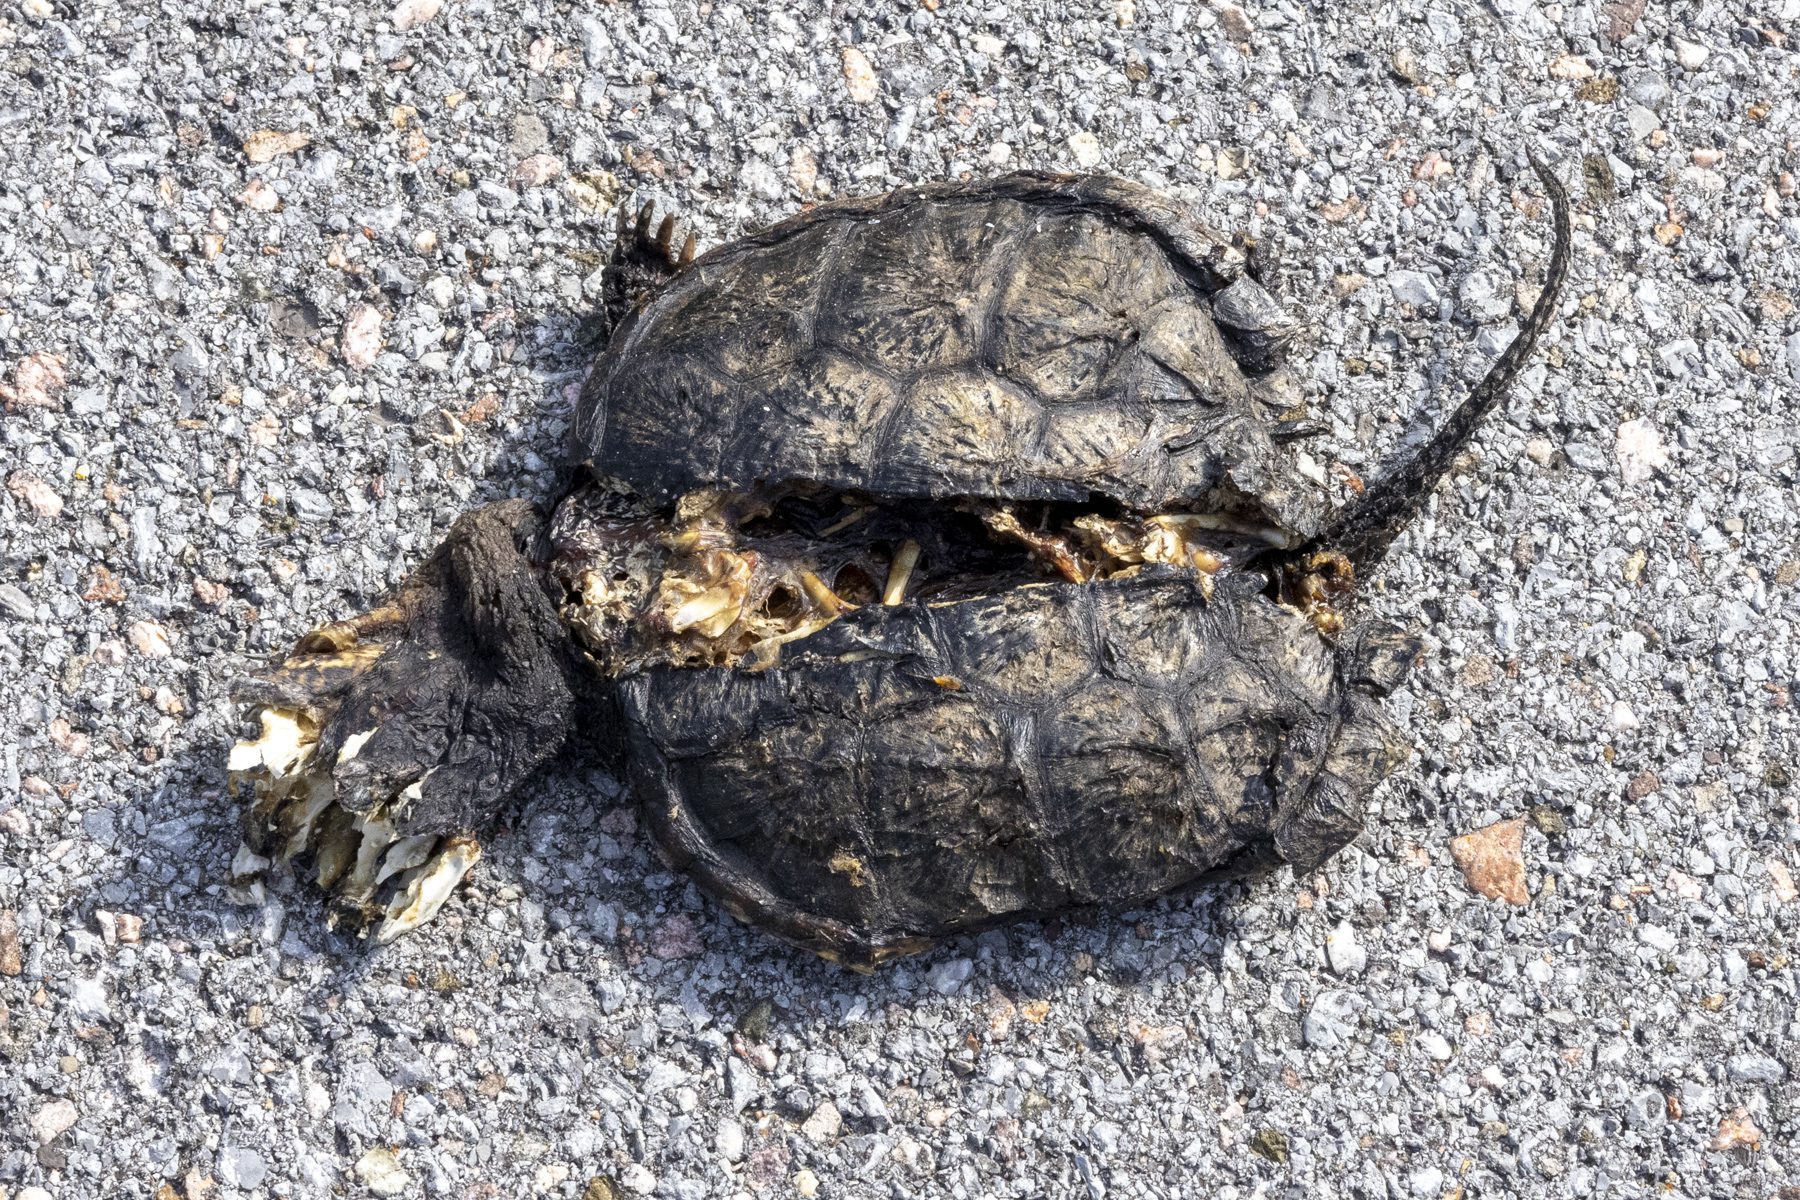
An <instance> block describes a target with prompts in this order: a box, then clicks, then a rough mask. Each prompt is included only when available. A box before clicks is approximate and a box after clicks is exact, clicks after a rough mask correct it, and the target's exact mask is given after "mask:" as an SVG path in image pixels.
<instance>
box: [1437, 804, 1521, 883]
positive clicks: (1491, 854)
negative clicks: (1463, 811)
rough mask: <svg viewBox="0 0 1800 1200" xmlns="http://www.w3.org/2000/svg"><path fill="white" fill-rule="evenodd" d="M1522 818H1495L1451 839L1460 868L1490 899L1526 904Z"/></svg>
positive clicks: (1454, 856)
mask: <svg viewBox="0 0 1800 1200" xmlns="http://www.w3.org/2000/svg"><path fill="white" fill-rule="evenodd" d="M1524 847H1525V822H1524V820H1523V819H1522V818H1519V817H1514V818H1512V819H1511V820H1508V821H1497V822H1495V823H1494V824H1492V825H1487V826H1483V827H1482V828H1480V829H1477V830H1475V831H1474V832H1472V833H1465V834H1463V835H1462V836H1461V837H1458V838H1455V839H1453V840H1452V841H1451V843H1450V857H1451V858H1453V859H1455V860H1456V865H1457V866H1458V867H1460V868H1462V873H1463V879H1464V880H1466V881H1467V883H1468V885H1469V886H1470V887H1471V888H1473V889H1475V890H1476V891H1477V892H1480V893H1481V894H1482V895H1483V896H1487V897H1488V898H1490V899H1493V900H1504V901H1506V902H1507V903H1508V904H1529V903H1530V902H1531V894H1530V892H1528V891H1527V890H1526V888H1525V852H1524Z"/></svg>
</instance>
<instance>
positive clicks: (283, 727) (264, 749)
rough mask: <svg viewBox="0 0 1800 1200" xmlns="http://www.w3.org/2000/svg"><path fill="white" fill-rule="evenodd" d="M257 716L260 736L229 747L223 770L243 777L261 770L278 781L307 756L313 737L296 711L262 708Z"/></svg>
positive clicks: (309, 752) (308, 755)
mask: <svg viewBox="0 0 1800 1200" xmlns="http://www.w3.org/2000/svg"><path fill="white" fill-rule="evenodd" d="M257 715H258V716H259V718H260V719H261V721H262V733H261V734H259V735H258V736H257V737H256V738H255V739H253V740H251V741H247V742H238V743H237V744H236V745H234V746H232V748H231V756H230V758H229V759H227V760H226V763H225V767H226V770H228V771H230V772H232V773H233V774H247V773H248V772H251V771H255V770H257V769H258V768H261V769H262V770H265V771H267V772H268V773H269V774H270V775H273V776H275V777H276V778H280V777H282V776H284V775H288V774H290V773H292V772H293V770H294V768H295V767H296V766H298V765H299V764H301V763H302V762H304V761H305V760H306V759H307V758H308V757H310V756H311V754H312V743H313V741H314V738H313V736H312V735H311V731H309V730H308V729H306V728H305V726H304V725H303V724H302V722H303V718H302V717H301V715H300V714H299V713H298V712H295V711H294V710H293V709H291V708H265V709H263V710H262V711H261V712H260V713H259V714H257Z"/></svg>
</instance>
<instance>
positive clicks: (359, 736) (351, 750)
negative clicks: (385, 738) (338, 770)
mask: <svg viewBox="0 0 1800 1200" xmlns="http://www.w3.org/2000/svg"><path fill="white" fill-rule="evenodd" d="M374 736H375V731H374V730H373V729H365V730H363V731H362V732H361V733H353V734H351V735H350V736H349V737H347V738H345V739H344V744H343V745H341V746H339V747H338V753H337V761H338V766H340V767H341V766H343V765H344V764H345V763H347V762H349V761H350V760H351V759H353V758H355V757H356V756H357V755H358V754H361V753H362V748H363V746H364V745H365V744H366V743H367V742H368V740H369V739H370V738H372V737H374Z"/></svg>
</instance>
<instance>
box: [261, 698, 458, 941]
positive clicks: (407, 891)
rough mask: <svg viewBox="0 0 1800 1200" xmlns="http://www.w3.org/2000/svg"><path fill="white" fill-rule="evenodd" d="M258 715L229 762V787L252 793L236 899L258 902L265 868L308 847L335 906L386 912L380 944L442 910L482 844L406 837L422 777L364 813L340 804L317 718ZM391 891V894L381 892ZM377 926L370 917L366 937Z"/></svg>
mask: <svg viewBox="0 0 1800 1200" xmlns="http://www.w3.org/2000/svg"><path fill="white" fill-rule="evenodd" d="M258 720H259V723H260V725H261V733H260V734H258V736H257V737H255V738H251V739H248V740H245V741H241V742H238V743H237V744H236V745H234V746H233V747H232V748H231V754H230V757H229V759H228V761H227V764H226V766H227V770H228V772H229V781H230V790H231V792H232V794H233V795H239V794H241V793H244V792H248V793H249V797H248V798H249V804H250V807H249V811H248V813H247V814H246V816H245V841H244V844H242V845H240V846H239V847H238V850H237V853H236V855H234V856H233V858H232V861H231V882H232V895H233V898H234V899H236V900H238V901H240V902H241V903H245V904H261V903H262V902H263V900H264V898H265V890H264V885H263V875H264V874H265V873H266V872H267V871H268V870H269V869H270V868H271V867H272V866H273V865H274V864H275V863H276V862H282V863H285V862H288V861H291V860H292V859H295V858H297V857H299V856H300V855H302V854H311V855H312V859H313V874H314V878H315V879H316V880H317V882H318V885H319V886H320V887H321V888H323V889H325V890H326V891H328V892H330V893H331V897H332V900H333V901H334V902H335V903H336V904H338V905H340V906H343V907H345V908H349V909H352V910H358V911H360V912H362V913H363V914H364V916H365V917H373V916H374V915H375V914H376V913H381V914H383V919H382V921H381V925H380V929H379V931H377V933H376V940H377V941H378V942H380V943H382V944H386V943H387V942H391V941H393V940H394V939H395V938H396V937H399V936H400V935H401V934H403V933H408V932H410V931H412V930H414V929H417V928H418V927H419V926H421V925H423V924H425V923H426V922H427V921H429V920H431V918H432V917H434V916H436V915H437V913H438V910H439V909H441V908H442V907H443V905H444V902H445V901H446V900H447V899H448V898H449V897H450V894H451V892H452V891H453V890H454V889H455V887H456V885H457V883H458V882H459V881H461V879H462V877H463V876H464V875H465V874H467V873H468V870H469V868H470V867H472V866H474V865H475V862H476V860H477V859H479V858H480V857H481V847H480V845H479V844H478V843H477V842H475V841H474V840H473V839H470V838H460V837H439V836H438V835H436V834H411V835H402V834H401V833H400V832H399V829H398V825H397V820H398V816H399V814H400V813H401V812H403V811H404V807H405V806H406V804H407V803H408V802H409V801H412V800H416V799H418V797H419V790H420V785H419V784H418V783H415V784H413V785H412V786H411V787H408V788H407V789H405V790H404V791H403V792H401V794H400V795H398V796H396V797H394V800H393V803H392V805H391V806H390V805H381V804H378V805H376V806H374V807H373V808H371V809H370V810H368V811H367V812H357V811H355V810H353V809H349V808H346V807H344V806H343V805H341V804H339V803H338V802H337V783H336V781H335V779H334V778H333V776H332V767H331V766H327V765H325V764H324V763H323V762H322V761H320V760H319V759H318V756H317V755H316V754H315V751H316V749H317V744H318V738H319V726H318V723H317V722H316V721H314V720H313V719H312V717H311V716H309V715H308V714H307V713H304V712H301V711H299V710H295V709H286V708H264V709H262V710H261V712H259V713H258ZM374 733H375V730H373V729H369V730H365V731H363V732H361V733H357V734H353V735H351V736H350V737H348V738H346V739H344V742H343V746H342V748H341V749H340V750H339V752H338V754H337V756H336V764H342V763H346V762H349V761H351V760H352V759H354V758H355V757H356V756H357V754H358V752H360V751H361V750H362V748H363V746H364V745H365V744H366V743H367V742H368V740H369V739H370V737H372V736H373V735H374ZM334 765H335V764H334ZM396 876H398V879H397V880H396V881H395V882H394V883H393V884H392V885H389V883H388V881H389V880H390V879H395V877H396ZM390 890H391V891H392V893H393V894H392V898H391V899H389V900H385V901H384V900H381V899H378V896H379V895H380V894H381V893H382V892H384V891H390ZM371 927H372V926H371V925H370V924H365V926H364V929H363V933H364V935H365V936H366V935H367V934H368V933H369V932H370V929H371Z"/></svg>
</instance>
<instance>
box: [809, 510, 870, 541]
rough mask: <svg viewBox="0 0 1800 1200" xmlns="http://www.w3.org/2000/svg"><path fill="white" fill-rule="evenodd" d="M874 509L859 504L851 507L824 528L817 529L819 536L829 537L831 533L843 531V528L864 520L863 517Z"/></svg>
mask: <svg viewBox="0 0 1800 1200" xmlns="http://www.w3.org/2000/svg"><path fill="white" fill-rule="evenodd" d="M874 511H875V510H874V509H873V508H871V507H869V506H868V505H859V506H858V507H856V508H853V509H851V510H850V511H849V512H848V513H845V514H844V515H843V516H841V517H839V518H838V519H837V520H835V521H833V522H832V523H831V524H829V525H827V526H826V527H825V528H823V529H821V530H819V536H820V537H831V536H832V535H833V534H838V533H842V532H844V530H846V529H848V528H850V527H851V526H852V525H854V524H856V523H857V522H858V521H861V520H864V519H865V518H867V517H868V515H869V514H870V513H872V512H874Z"/></svg>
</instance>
